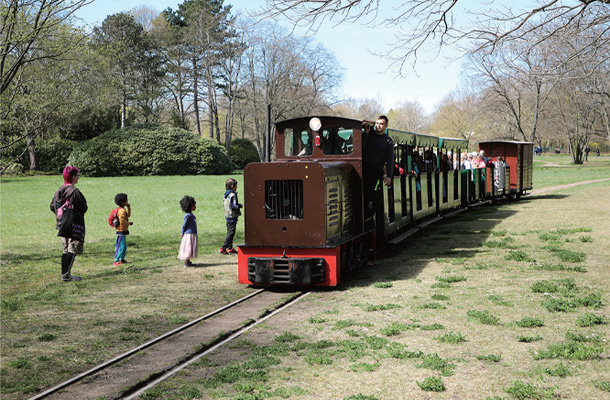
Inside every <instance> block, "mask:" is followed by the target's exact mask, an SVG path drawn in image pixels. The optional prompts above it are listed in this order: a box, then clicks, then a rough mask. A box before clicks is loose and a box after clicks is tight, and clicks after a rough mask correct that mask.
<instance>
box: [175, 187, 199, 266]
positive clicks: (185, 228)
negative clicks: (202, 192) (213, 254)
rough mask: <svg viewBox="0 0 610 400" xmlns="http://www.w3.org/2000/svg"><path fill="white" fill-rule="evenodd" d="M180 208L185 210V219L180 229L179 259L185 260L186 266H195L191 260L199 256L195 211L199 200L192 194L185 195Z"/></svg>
mask: <svg viewBox="0 0 610 400" xmlns="http://www.w3.org/2000/svg"><path fill="white" fill-rule="evenodd" d="M180 208H182V211H184V220H183V222H182V229H181V231H180V237H181V238H182V240H181V241H180V250H178V259H179V260H183V261H184V266H185V267H186V268H189V267H194V266H195V264H193V263H192V262H191V259H192V258H197V257H198V256H199V244H198V239H197V218H196V217H195V214H193V212H194V211H195V210H196V209H197V202H196V201H195V199H194V198H193V197H191V196H184V197H183V198H182V200H180Z"/></svg>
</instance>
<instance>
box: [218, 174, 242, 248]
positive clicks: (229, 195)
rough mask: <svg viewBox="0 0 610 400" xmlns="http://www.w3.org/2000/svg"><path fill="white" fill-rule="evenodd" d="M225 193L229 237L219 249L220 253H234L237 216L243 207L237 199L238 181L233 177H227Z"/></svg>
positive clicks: (224, 201) (224, 200)
mask: <svg viewBox="0 0 610 400" xmlns="http://www.w3.org/2000/svg"><path fill="white" fill-rule="evenodd" d="M225 189H226V191H225V194H224V197H223V203H224V208H225V220H226V221H227V237H226V238H225V241H224V243H223V244H222V246H221V247H220V249H218V252H219V253H220V254H234V253H237V250H235V249H234V248H233V238H234V237H235V228H236V227H237V218H238V217H239V216H240V215H241V210H240V209H241V208H242V207H243V206H242V205H241V204H239V201H238V200H237V181H236V180H235V179H233V178H229V179H227V181H226V182H225Z"/></svg>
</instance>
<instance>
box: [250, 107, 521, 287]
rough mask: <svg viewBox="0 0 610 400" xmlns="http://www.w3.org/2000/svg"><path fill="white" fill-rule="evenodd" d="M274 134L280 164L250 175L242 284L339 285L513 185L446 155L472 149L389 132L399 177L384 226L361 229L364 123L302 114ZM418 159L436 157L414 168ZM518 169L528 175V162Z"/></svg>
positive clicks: (386, 202) (386, 204) (256, 168)
mask: <svg viewBox="0 0 610 400" xmlns="http://www.w3.org/2000/svg"><path fill="white" fill-rule="evenodd" d="M275 127H276V129H275V132H276V133H275V149H276V151H275V155H276V157H275V161H272V162H260V163H251V164H248V165H247V166H246V168H245V169H244V193H243V195H242V198H243V202H244V215H245V219H244V221H245V243H244V244H243V245H240V246H238V249H239V250H238V253H239V254H238V271H239V282H240V283H244V284H286V285H316V286H336V285H338V284H339V283H340V282H341V281H342V279H343V278H344V277H345V275H347V274H349V273H350V271H352V270H354V269H356V268H358V267H359V266H362V265H363V264H365V263H366V261H367V259H372V258H374V256H375V253H376V251H377V250H378V249H379V248H380V247H382V246H384V245H387V244H388V243H398V242H399V241H400V240H401V239H403V238H405V237H407V236H408V235H409V234H410V233H411V232H412V231H413V230H414V229H415V228H416V227H417V226H418V225H420V224H422V222H424V221H428V220H431V219H434V218H436V217H438V216H440V215H442V214H446V213H448V212H450V211H453V210H454V209H456V208H460V207H464V206H467V205H468V204H471V203H477V202H478V203H480V202H483V201H489V199H491V198H494V197H495V196H498V195H505V194H508V193H509V192H510V190H511V188H512V186H511V187H508V186H507V188H504V187H502V188H499V187H498V185H497V184H498V182H496V183H495V184H494V176H496V178H497V175H498V174H497V170H498V168H496V169H495V170H496V173H494V166H493V165H492V166H491V167H490V168H482V169H480V170H466V171H465V170H462V169H460V168H459V165H457V168H455V166H454V163H452V162H450V158H451V157H452V155H455V156H456V157H457V156H458V155H459V154H460V152H462V151H466V149H467V148H468V142H467V141H465V140H461V139H447V138H439V137H435V136H429V135H421V134H415V133H411V132H404V131H398V130H393V129H388V130H387V134H388V135H390V137H391V138H392V139H393V141H394V160H395V165H394V166H393V167H394V172H395V173H394V178H393V183H392V185H391V186H389V187H385V186H381V187H380V189H379V190H382V191H383V206H382V207H383V213H382V215H383V218H382V220H383V221H378V222H377V224H376V227H375V225H370V224H367V223H365V213H364V208H363V203H364V201H363V195H364V194H363V185H362V173H363V164H362V153H363V152H362V150H363V122H362V121H359V120H354V119H348V118H339V117H313V118H312V117H304V118H297V119H291V120H286V121H282V122H279V123H277V124H276V125H275ZM494 143H500V142H494ZM507 143H508V142H507ZM521 145H522V146H526V147H528V146H529V145H531V144H524V143H521ZM507 146H508V147H507V148H510V145H507ZM530 147H531V146H530ZM497 149H499V144H498V145H494V147H493V148H489V150H490V151H489V154H490V155H493V156H497V154H496V153H497ZM498 151H499V150H498ZM418 154H421V155H425V156H426V157H428V156H429V158H430V159H429V160H428V159H426V160H424V161H425V163H424V162H422V163H418V162H417V158H418ZM502 156H504V157H505V158H504V159H506V155H505V154H503V155H502ZM520 162H521V164H520V167H521V170H522V171H523V170H526V169H527V168H529V171H530V172H529V176H530V177H531V164H532V162H531V159H530V160H529V161H528V160H527V159H526V158H524V157H522V158H521V159H520ZM497 165H502V169H504V166H505V165H506V164H505V163H499V164H497ZM524 165H525V167H524ZM515 169H516V168H515ZM521 173H523V172H521ZM526 175H527V173H526ZM496 181H497V179H496ZM508 182H510V180H509V181H508ZM522 182H523V180H522ZM505 189H508V190H505ZM519 189H520V192H519V193H518V194H519V195H521V194H523V193H524V192H525V190H529V189H531V179H530V181H529V186H528V184H525V185H522V186H521V187H520V188H519ZM378 215H379V214H378Z"/></svg>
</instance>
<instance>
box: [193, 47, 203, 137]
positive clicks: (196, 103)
mask: <svg viewBox="0 0 610 400" xmlns="http://www.w3.org/2000/svg"><path fill="white" fill-rule="evenodd" d="M198 81H199V75H198V74H197V60H196V59H195V58H193V106H194V109H195V124H196V126H197V133H198V134H199V136H201V121H200V120H199V85H198Z"/></svg>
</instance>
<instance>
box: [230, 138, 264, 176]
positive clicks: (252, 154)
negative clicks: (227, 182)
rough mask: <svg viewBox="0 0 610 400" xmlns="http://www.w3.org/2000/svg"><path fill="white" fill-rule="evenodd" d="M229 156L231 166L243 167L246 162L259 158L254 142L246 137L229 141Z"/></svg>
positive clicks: (255, 160)
mask: <svg viewBox="0 0 610 400" xmlns="http://www.w3.org/2000/svg"><path fill="white" fill-rule="evenodd" d="M229 157H230V158H231V162H232V163H233V166H234V167H235V168H238V169H243V168H244V167H245V166H246V165H248V163H251V162H259V161H260V160H261V159H260V157H259V155H258V151H256V147H255V146H254V144H253V143H252V142H251V141H250V140H248V139H235V140H233V141H232V142H231V150H230V151H229Z"/></svg>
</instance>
